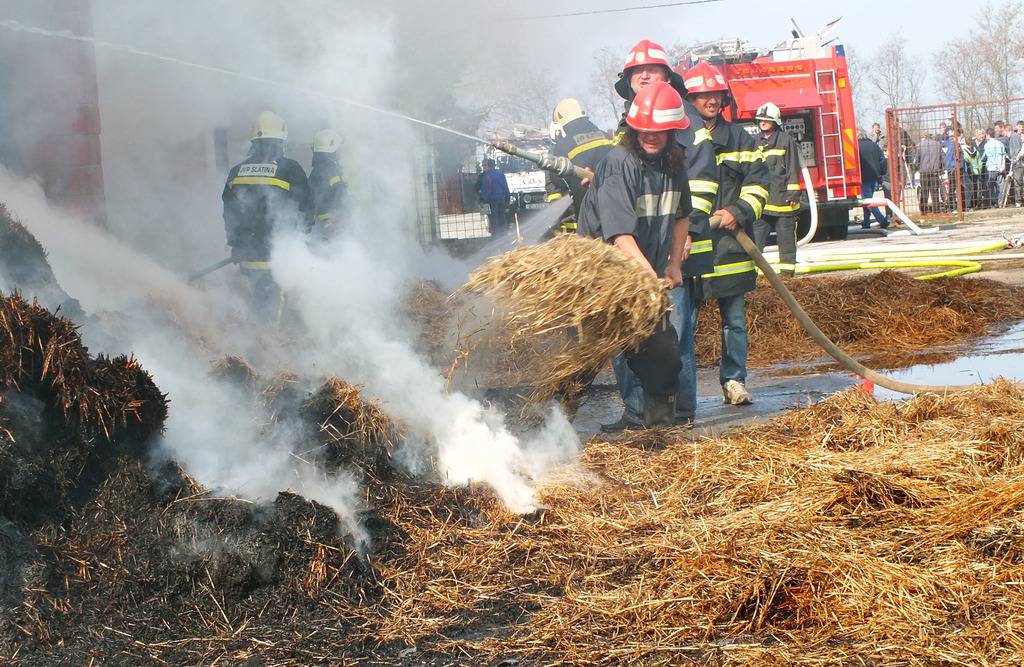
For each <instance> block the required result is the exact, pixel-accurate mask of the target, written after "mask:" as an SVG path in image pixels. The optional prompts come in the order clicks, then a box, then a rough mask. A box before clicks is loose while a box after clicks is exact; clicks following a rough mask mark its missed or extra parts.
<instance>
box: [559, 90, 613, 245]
mask: <svg viewBox="0 0 1024 667" xmlns="http://www.w3.org/2000/svg"><path fill="white" fill-rule="evenodd" d="M550 135H551V141H552V142H554V146H553V147H552V149H551V154H552V155H556V156H559V157H566V158H569V159H570V160H572V163H573V164H575V165H576V166H578V167H585V168H587V169H590V170H591V171H593V170H594V169H595V168H596V167H597V164H598V163H599V162H600V161H601V160H603V159H604V156H605V155H607V154H608V151H610V150H611V148H612V142H611V140H610V139H609V138H608V136H607V135H605V133H604V132H602V131H601V130H600V129H598V127H597V126H596V125H594V124H593V123H592V122H590V119H589V118H588V117H587V112H586V111H584V110H583V107H582V106H581V105H580V103H579V101H577V100H574V99H573V98H571V97H569V98H566V99H564V100H562V101H561V102H559V103H558V105H557V106H556V107H555V110H554V112H553V113H552V114H551V127H550ZM545 174H546V176H545V178H546V183H545V190H546V191H547V200H548V201H549V202H552V201H555V200H556V199H560V198H561V197H562V196H563V195H565V194H567V193H568V194H570V195H571V196H572V210H571V212H567V213H566V215H565V216H563V219H562V225H561V226H562V231H565V232H575V231H576V220H577V219H578V218H579V214H580V205H581V204H582V203H583V194H584V193H585V192H586V188H584V186H583V183H582V182H581V181H580V180H579V179H578V178H573V177H571V176H570V177H568V178H565V179H563V178H561V177H559V176H557V175H555V174H553V173H552V172H550V171H547V172H545Z"/></svg>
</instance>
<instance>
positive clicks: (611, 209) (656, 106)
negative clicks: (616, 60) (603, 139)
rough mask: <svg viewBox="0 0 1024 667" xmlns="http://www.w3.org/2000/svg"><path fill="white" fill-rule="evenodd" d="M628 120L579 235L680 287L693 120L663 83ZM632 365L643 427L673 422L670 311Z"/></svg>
mask: <svg viewBox="0 0 1024 667" xmlns="http://www.w3.org/2000/svg"><path fill="white" fill-rule="evenodd" d="M626 118H627V124H628V127H627V129H626V130H625V132H624V133H623V137H622V140H621V142H620V143H619V145H618V146H616V147H615V148H614V149H612V150H611V151H610V152H609V153H608V155H607V157H606V158H605V159H604V160H603V161H602V162H601V163H600V164H599V165H598V166H597V171H596V173H595V174H594V180H593V183H591V185H590V188H589V189H588V190H587V193H586V195H585V197H584V199H583V204H582V206H581V209H580V233H582V234H585V235H587V236H592V237H596V238H601V239H604V240H606V241H607V242H609V243H611V244H613V245H614V246H615V247H617V248H619V249H620V250H621V251H622V252H624V253H625V254H626V255H628V256H630V257H631V258H632V259H634V260H635V261H636V262H637V263H638V264H639V265H640V266H642V267H643V268H644V269H645V270H646V271H649V272H650V273H652V274H654V275H656V276H659V277H664V278H666V279H667V282H668V284H669V285H670V286H671V287H677V286H678V285H679V284H680V283H681V282H682V272H681V269H682V264H683V261H684V260H685V259H686V255H687V252H688V250H689V246H690V238H689V221H688V220H687V219H686V216H687V215H688V214H689V212H690V193H689V187H688V184H687V178H686V164H685V158H684V156H683V151H682V148H681V147H680V146H679V144H678V143H677V142H676V141H675V139H674V137H672V134H673V133H674V132H676V131H680V130H685V129H686V128H687V127H689V119H688V118H687V117H686V114H685V112H684V110H683V100H682V97H680V95H679V93H677V92H676V91H675V90H673V89H672V87H671V86H670V85H668V84H667V83H664V82H662V83H656V84H652V85H650V86H647V87H646V88H644V90H643V91H641V92H640V93H639V94H638V95H637V96H636V99H634V100H633V104H632V106H631V107H630V111H629V113H628V114H627V117H626ZM626 363H627V365H628V367H629V369H630V370H632V371H633V372H634V373H635V374H636V375H637V376H638V377H639V381H640V385H641V387H642V391H643V425H644V426H646V427H648V428H650V427H654V426H669V425H671V424H673V422H674V418H675V399H676V391H677V387H678V378H679V371H680V368H681V363H680V354H679V337H678V335H677V334H676V330H675V327H673V326H672V324H671V323H670V321H669V319H668V317H667V316H666V318H665V320H664V321H663V322H662V323H661V324H660V325H659V326H658V327H657V328H656V330H655V332H654V333H653V334H652V335H651V337H650V338H648V339H647V340H646V341H644V342H643V343H642V344H641V345H640V347H639V348H638V349H637V350H635V351H630V352H628V353H627V354H626ZM619 389H620V391H624V390H625V387H623V386H621V385H620V387H619Z"/></svg>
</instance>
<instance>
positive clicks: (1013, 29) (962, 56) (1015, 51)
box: [933, 0, 1024, 127]
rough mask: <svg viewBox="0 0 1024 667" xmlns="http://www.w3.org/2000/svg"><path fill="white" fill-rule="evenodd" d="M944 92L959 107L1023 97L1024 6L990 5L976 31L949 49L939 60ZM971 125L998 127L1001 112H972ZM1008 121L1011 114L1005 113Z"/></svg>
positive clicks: (978, 19) (977, 21)
mask: <svg viewBox="0 0 1024 667" xmlns="http://www.w3.org/2000/svg"><path fill="white" fill-rule="evenodd" d="M933 65H934V68H935V72H936V74H937V76H938V77H939V79H940V81H941V82H942V84H943V86H944V87H946V88H947V89H949V91H950V93H951V95H952V96H953V98H954V100H953V101H957V102H973V101H981V100H1008V99H1011V98H1013V97H1016V96H1018V95H1019V94H1020V89H1021V85H1022V83H1024V81H1022V77H1021V75H1020V71H1021V68H1022V66H1024V5H1022V4H1021V2H1020V0H1009V1H1007V2H1001V3H989V4H986V5H985V6H983V7H982V8H981V9H980V10H979V11H978V14H977V15H976V16H975V25H974V27H973V28H972V29H971V31H970V32H969V33H968V34H967V35H965V36H963V37H961V38H958V39H954V40H952V41H950V42H949V43H947V44H946V45H945V46H944V47H943V48H942V50H941V51H940V52H939V53H938V54H937V55H936V56H935V58H934V60H933ZM967 113H968V114H969V116H968V117H967V118H965V119H964V120H965V123H968V124H970V125H972V126H974V127H978V126H985V125H989V124H991V123H992V121H993V120H995V118H992V117H991V116H992V115H993V114H998V113H999V112H998V109H996V108H994V107H990V106H986V107H974V108H970V109H968V110H967ZM1003 115H1004V116H1005V115H1006V113H1005V112H1004V113H1003Z"/></svg>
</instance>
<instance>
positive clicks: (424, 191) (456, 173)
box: [413, 140, 490, 244]
mask: <svg viewBox="0 0 1024 667" xmlns="http://www.w3.org/2000/svg"><path fill="white" fill-rule="evenodd" d="M415 154H416V160H415V161H414V163H413V176H414V181H415V183H416V190H415V206H416V215H417V219H418V228H419V240H420V242H421V243H423V244H432V243H438V242H456V243H458V242H463V241H472V240H474V239H481V238H487V237H489V236H490V232H489V227H488V222H487V216H486V214H485V213H484V212H483V211H482V210H481V206H480V203H479V200H478V195H477V190H478V188H479V184H478V180H479V178H480V172H479V162H478V160H477V156H476V144H475V143H473V142H467V141H461V140H445V141H434V142H432V143H429V144H425V145H422V146H420V147H418V148H417V150H416V151H415Z"/></svg>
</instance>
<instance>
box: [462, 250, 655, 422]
mask: <svg viewBox="0 0 1024 667" xmlns="http://www.w3.org/2000/svg"><path fill="white" fill-rule="evenodd" d="M470 292H478V293H483V294H485V295H487V296H489V297H490V298H491V299H492V300H493V302H494V303H495V304H498V305H500V310H496V314H497V315H498V316H500V317H501V320H502V324H503V327H502V328H503V329H504V330H505V331H506V332H507V335H508V336H509V339H508V349H510V350H512V351H518V350H522V351H523V352H524V353H525V355H526V357H527V359H526V360H525V361H524V362H522V363H519V364H517V368H516V369H515V370H516V371H517V376H518V379H519V380H521V381H522V382H524V383H526V384H529V385H531V387H532V389H533V393H532V395H531V400H532V401H534V402H541V401H544V400H546V399H548V398H550V397H552V396H554V395H555V394H556V393H558V392H559V391H561V390H564V388H565V387H566V386H570V385H572V384H573V383H574V382H575V381H576V380H577V379H578V378H579V377H581V376H584V375H586V374H588V373H590V372H592V371H593V370H595V369H597V368H599V367H600V366H602V365H603V364H604V363H605V362H607V360H608V358H609V357H611V356H612V355H614V354H617V353H619V352H622V351H623V350H627V349H629V348H632V347H635V346H636V345H638V344H639V343H640V342H641V341H643V340H644V338H646V337H647V336H648V335H650V333H651V332H652V331H653V330H654V328H655V326H657V324H658V323H659V322H660V321H661V319H662V317H663V316H664V315H665V313H666V312H667V311H668V309H669V300H668V295H667V293H666V291H665V288H664V285H663V284H662V283H661V282H660V281H659V280H658V279H657V278H656V277H654V276H652V275H650V274H649V273H647V272H646V271H644V270H643V269H642V268H641V267H640V266H639V265H638V264H637V263H636V262H635V261H634V260H632V259H630V258H629V257H627V256H626V255H625V254H623V253H622V252H620V251H619V250H616V249H615V248H613V247H612V246H610V245H608V244H606V243H603V242H601V241H598V240H595V239H587V238H581V237H579V236H576V235H573V234H566V235H561V236H557V237H555V238H554V239H552V240H550V241H548V242H546V243H543V244H541V245H537V246H531V247H528V248H520V249H518V250H513V251H511V252H508V253H505V254H503V255H499V256H497V257H494V258H492V259H491V260H489V261H488V262H487V263H486V264H485V265H484V266H483V267H481V268H480V269H479V270H477V271H476V272H474V273H473V274H472V275H471V276H470V280H469V282H468V283H467V284H466V285H465V286H463V287H462V288H461V289H460V290H459V292H458V293H457V294H465V293H470Z"/></svg>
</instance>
